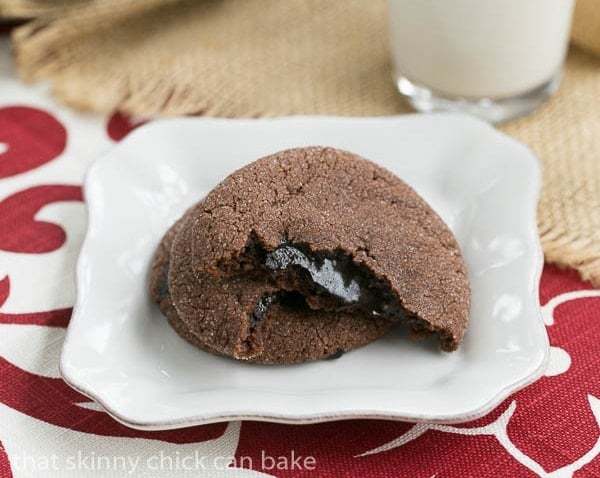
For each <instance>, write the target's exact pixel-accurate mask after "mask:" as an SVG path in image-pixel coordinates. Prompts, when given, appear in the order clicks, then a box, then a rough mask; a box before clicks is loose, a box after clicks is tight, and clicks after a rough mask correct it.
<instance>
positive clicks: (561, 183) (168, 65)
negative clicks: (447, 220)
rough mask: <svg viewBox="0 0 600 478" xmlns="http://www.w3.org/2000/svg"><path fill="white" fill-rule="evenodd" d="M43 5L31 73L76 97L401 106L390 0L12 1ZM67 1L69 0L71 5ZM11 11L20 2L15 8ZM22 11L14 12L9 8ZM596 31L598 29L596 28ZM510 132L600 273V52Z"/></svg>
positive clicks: (154, 106) (175, 109)
mask: <svg viewBox="0 0 600 478" xmlns="http://www.w3.org/2000/svg"><path fill="white" fill-rule="evenodd" d="M596 2H597V0H579V4H578V7H577V12H576V20H575V31H574V35H573V38H574V41H575V42H576V43H577V44H578V45H581V46H583V47H585V48H587V49H588V50H589V51H591V52H594V51H596V49H598V51H600V48H599V47H600V23H596V24H595V25H593V24H592V26H590V23H589V22H597V21H598V15H597V13H596V12H597V11H598V8H597V7H596V9H595V10H594V6H593V5H592V4H595V3H596ZM36 3H40V4H43V5H44V7H43V8H44V12H43V14H42V15H40V16H38V17H37V18H36V19H35V20H34V21H32V22H30V23H28V24H26V25H24V26H22V27H20V28H18V29H16V30H15V31H14V34H13V40H14V52H15V58H16V62H17V66H18V70H19V72H20V74H21V75H22V77H23V78H24V79H25V80H30V81H35V80H42V79H44V80H46V79H49V80H51V82H52V85H53V89H54V92H55V94H56V96H57V97H58V98H60V99H61V100H62V101H64V102H65V103H67V104H69V105H71V106H73V107H76V108H79V109H89V110H95V111H110V110H114V109H121V110H123V111H125V112H128V113H130V114H133V115H137V116H153V115H178V114H206V115H216V116H266V115H288V114H299V113H302V114H332V115H389V114H398V113H403V112H407V111H409V109H408V108H407V107H406V106H405V105H404V104H403V103H402V102H401V101H400V99H399V97H398V95H397V94H396V92H395V90H394V87H393V85H392V82H391V79H390V78H391V75H390V63H389V52H388V47H387V23H386V18H385V15H386V8H385V2H383V1H382V0H371V1H364V0H351V1H349V0H344V1H341V0H339V1H331V0H330V1H322V0H286V1H280V0H197V1H187V2H186V1H178V0H144V1H143V2H140V1H136V0H88V1H84V0H71V1H70V2H69V1H68V0H62V1H60V2H58V3H56V4H55V5H54V7H53V8H48V1H47V0H44V1H42V0H38V1H37V2H36V0H0V14H1V13H4V14H5V15H9V14H14V15H16V13H15V12H16V10H17V8H16V7H17V6H19V5H20V6H21V8H23V6H25V5H26V6H27V7H28V11H29V13H31V12H32V11H33V10H34V7H35V4H36ZM66 4H69V5H70V7H69V8H68V9H65V6H64V5H66ZM11 9H12V10H11ZM11 12H12V13H11ZM595 33H597V36H596V35H595ZM501 128H502V129H503V130H504V131H506V132H508V133H509V134H511V135H513V136H515V137H516V138H518V139H520V140H521V141H523V142H525V143H526V144H528V145H529V146H530V147H531V148H532V149H533V150H534V151H535V152H536V153H537V154H538V155H539V157H540V159H541V160H542V163H543V169H544V186H543V191H542V196H541V200H540V205H539V229H540V235H541V239H542V244H543V247H544V251H545V254H546V259H547V261H549V262H553V263H556V264H559V265H563V266H570V267H574V268H575V269H577V270H578V271H579V272H580V273H581V275H582V276H583V277H584V278H585V279H590V280H592V282H593V283H595V284H596V285H600V60H598V59H596V58H595V57H594V56H593V55H591V54H589V53H584V52H583V51H582V50H579V49H573V50H572V51H571V53H570V55H569V58H568V61H567V66H566V72H565V78H564V81H563V84H562V86H561V89H560V91H559V93H558V94H557V95H556V96H555V97H554V98H553V99H552V100H551V101H550V102H549V103H548V104H547V105H545V106H544V107H543V108H541V109H540V110H539V111H538V112H537V113H536V114H534V115H532V116H529V117H527V118H524V119H521V120H518V121H515V122H512V123H509V124H506V125H504V126H502V127H501Z"/></svg>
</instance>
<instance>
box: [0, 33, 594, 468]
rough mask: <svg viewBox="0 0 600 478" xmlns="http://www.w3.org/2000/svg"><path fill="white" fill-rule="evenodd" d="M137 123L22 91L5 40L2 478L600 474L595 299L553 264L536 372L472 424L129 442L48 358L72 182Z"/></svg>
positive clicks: (78, 218) (222, 432) (284, 429)
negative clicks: (545, 365) (544, 356)
mask: <svg viewBox="0 0 600 478" xmlns="http://www.w3.org/2000/svg"><path fill="white" fill-rule="evenodd" d="M133 127H135V125H133V124H132V123H131V122H130V121H129V120H128V119H127V118H125V117H123V116H121V115H119V114H115V115H112V116H111V117H110V118H106V117H98V116H89V115H81V114H76V113H75V112H73V111H70V110H68V109H65V108H63V107H61V106H58V105H56V104H55V103H54V102H53V101H52V100H51V99H50V97H49V95H48V94H47V89H46V87H45V86H35V87H31V86H25V85H23V84H21V83H19V82H18V81H17V80H16V79H15V78H14V76H13V73H12V68H11V65H10V59H9V54H8V45H7V42H6V39H2V38H1V37H0V477H2V478H4V477H11V476H14V477H23V476H41V477H45V476H60V477H63V476H76V477H87V476H103V477H104V476H176V475H177V476H179V475H183V476H195V477H197V476H210V477H213V476H271V475H272V476H278V477H291V476H319V477H343V476H360V477H432V476H436V477H467V476H474V477H475V476H476V477H494V478H495V477H498V476H510V477H521V476H523V477H528V476H552V477H570V476H577V477H583V476H600V458H598V455H600V345H599V344H600V291H596V290H593V289H592V288H591V287H590V286H589V285H588V284H586V283H584V282H581V281H580V280H579V279H578V278H577V276H576V275H575V274H574V273H572V272H568V271H567V272H564V271H559V270H557V269H555V268H553V267H546V269H545V271H544V274H543V278H542V286H541V291H540V295H541V302H542V304H544V307H543V311H544V320H545V322H546V326H547V327H548V332H549V334H550V341H551V344H552V355H551V361H550V366H549V369H548V371H547V372H546V376H545V377H544V378H542V379H541V380H539V381H538V382H537V383H535V384H534V385H532V386H530V387H528V388H527V389H525V390H523V391H521V392H519V393H517V394H515V395H514V396H512V397H510V398H509V399H508V400H506V401H505V402H504V403H503V404H502V405H500V406H499V407H498V408H497V409H496V410H495V411H494V412H492V413H490V414H489V415H488V416H487V417H485V418H483V419H480V420H477V421H475V422H471V423H466V424H462V425H459V426H440V425H431V426H429V425H411V424H408V423H397V422H389V421H366V420H353V421H343V422H336V423H327V424H320V425H310V426H286V425H277V424H266V423H256V422H243V423H229V424H227V423H223V424H215V425H208V426H199V427H194V428H188V429H185V430H174V431H163V432H139V431H135V430H131V429H129V428H127V427H125V426H123V425H120V424H118V423H116V422H115V421H114V420H112V419H111V418H110V417H109V416H108V415H106V414H105V413H104V412H103V411H102V410H100V409H99V408H98V406H97V405H95V404H94V403H92V402H90V401H89V399H87V398H86V397H84V396H82V395H80V394H78V393H77V392H75V391H74V390H72V389H70V388H69V387H68V386H67V385H66V384H65V383H63V381H62V380H61V379H60V377H59V373H58V368H57V364H58V357H59V353H60V349H61V345H62V341H63V338H64V335H65V328H66V326H67V325H68V322H69V317H70V314H71V306H72V305H73V302H74V285H73V271H74V263H75V260H76V256H77V252H78V249H79V246H80V243H81V240H82V237H83V232H84V226H85V221H86V215H85V208H84V205H83V203H82V193H81V182H82V176H83V174H84V171H85V170H86V168H87V166H88V165H89V164H90V161H91V160H92V159H93V158H94V157H96V156H98V155H99V154H101V153H102V152H103V151H105V150H107V149H108V148H110V147H111V145H112V144H114V142H115V141H119V140H120V139H121V138H123V137H124V136H126V135H127V133H128V132H129V131H130V130H131V129H132V128H133ZM398 373H402V364H398Z"/></svg>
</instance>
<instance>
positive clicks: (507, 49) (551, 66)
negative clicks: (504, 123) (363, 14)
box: [389, 0, 600, 98]
mask: <svg viewBox="0 0 600 478" xmlns="http://www.w3.org/2000/svg"><path fill="white" fill-rule="evenodd" d="M573 4H574V0H389V15H390V27H391V42H392V44H391V47H392V54H393V58H394V63H395V68H396V74H397V75H398V76H399V77H406V78H407V79H408V80H409V81H411V82H413V83H415V84H418V85H420V86H424V87H427V88H430V89H432V90H434V91H435V92H437V93H440V94H445V95H449V96H464V97H472V98H478V97H490V98H503V97H509V96H514V95H518V94H521V93H525V92H528V91H530V90H532V89H533V88H536V87H538V86H541V85H543V84H544V83H546V82H548V81H550V80H551V79H552V78H553V76H554V75H556V74H557V73H558V71H559V70H560V68H561V65H562V63H563V61H564V57H565V53H566V49H567V44H568V38H569V30H570V26H571V14H572V10H573ZM599 8H600V5H599Z"/></svg>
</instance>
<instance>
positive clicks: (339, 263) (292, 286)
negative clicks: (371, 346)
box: [264, 244, 406, 319]
mask: <svg viewBox="0 0 600 478" xmlns="http://www.w3.org/2000/svg"><path fill="white" fill-rule="evenodd" d="M264 267H265V268H266V269H267V270H268V271H269V272H270V274H271V277H272V278H273V279H274V280H275V282H276V283H277V284H279V285H280V286H281V287H282V288H283V289H285V290H296V291H298V292H300V293H301V294H303V295H304V296H305V297H306V301H307V303H308V305H309V306H310V307H311V308H313V309H327V310H345V311H360V312H362V313H366V314H369V315H371V316H376V317H378V316H383V317H386V318H391V319H405V318H406V312H405V311H404V309H403V308H402V306H401V305H400V303H399V301H398V300H397V298H396V297H395V296H394V295H393V294H392V292H391V290H390V289H389V287H388V286H387V285H386V284H384V283H383V281H381V280H379V279H377V278H375V277H374V276H373V274H371V273H370V272H369V271H368V270H367V269H366V267H364V266H360V265H357V264H355V263H354V262H353V261H352V259H351V258H350V257H348V256H347V255H344V254H341V253H337V254H321V253H310V252H308V251H307V250H305V249H304V248H302V247H300V246H297V245H292V244H282V245H281V246H279V247H278V248H277V249H275V250H274V251H272V252H269V253H266V255H265V258H264Z"/></svg>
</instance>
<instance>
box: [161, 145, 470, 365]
mask: <svg viewBox="0 0 600 478" xmlns="http://www.w3.org/2000/svg"><path fill="white" fill-rule="evenodd" d="M399 160H400V159H399ZM151 293H152V296H153V298H154V300H155V301H157V302H158V303H159V305H160V307H161V310H163V312H164V313H165V315H167V317H168V318H169V320H170V322H171V324H172V325H173V326H174V328H175V329H176V330H177V331H178V332H179V333H180V334H181V335H183V336H184V337H185V338H187V339H188V340H190V341H191V342H193V343H195V344H196V345H198V346H200V347H203V348H205V349H207V350H210V351H212V352H217V353H220V354H224V355H228V356H232V357H234V358H238V359H245V360H249V361H255V362H261V363H295V362H302V361H306V360H314V359H318V358H327V357H331V356H333V355H338V354H342V353H344V352H346V351H348V350H351V349H352V348H356V347H358V346H361V345H364V344H366V343H368V342H370V341H372V340H374V339H376V338H377V337H379V336H381V335H382V334H384V333H386V332H387V331H388V330H389V329H390V328H391V327H392V326H393V325H394V324H405V325H406V326H408V327H410V328H411V330H413V332H414V333H415V334H417V335H428V334H434V335H436V336H437V337H438V338H439V341H440V345H441V347H442V349H444V350H448V351H451V350H454V349H456V348H457V347H458V345H459V344H460V342H461V340H462V337H463V335H464V332H465V329H466V326H467V322H468V313H469V300H470V292H469V284H468V280H467V274H466V269H465V266H464V263H463V260H462V257H461V253H460V250H459V247H458V244H457V242H456V240H455V239H454V237H453V235H452V233H451V232H450V230H449V229H448V228H447V226H446V225H445V224H444V223H443V221H442V220H441V219H440V218H439V216H438V215H437V214H436V213H435V212H434V211H433V210H432V209H431V208H430V207H429V206H428V205H427V203H425V201H424V200H423V199H421V198H420V197H419V196H418V195H417V193H416V192H415V191H413V190H412V189H411V188H410V187H409V186H408V185H407V184H405V183H404V182H403V181H401V180H400V179H399V178H397V177H396V176H394V175H393V174H392V173H390V172H389V171H387V170H385V169H383V168H381V167H379V166H377V165H375V164H374V163H371V162H370V161H367V160H365V159H362V158H360V157H358V156H356V155H354V154H351V153H348V152H345V151H340V150H336V149H332V148H321V147H310V148H298V149H292V150H287V151H282V152H280V153H277V154H274V155H272V156H268V157H265V158H262V159H259V160H257V161H255V162H254V163H251V164H249V165H248V166H246V167H244V168H242V169H240V170H238V171H236V172H235V173H233V174H232V175H230V176H229V177H228V178H226V179H225V180H224V181H223V182H221V184H219V185H218V186H217V187H216V188H215V189H214V190H213V191H211V192H210V193H209V194H208V196H207V197H206V198H205V199H204V200H203V201H202V203H199V204H198V205H197V206H195V207H194V208H193V209H192V210H190V211H189V212H188V213H187V214H186V216H185V217H184V219H182V220H180V221H179V222H178V223H177V225H175V226H174V227H173V228H172V229H171V231H169V233H167V234H166V235H165V238H164V239H163V243H162V244H161V246H160V247H159V249H158V252H157V255H156V258H155V262H154V267H153V274H152V278H151Z"/></svg>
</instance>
